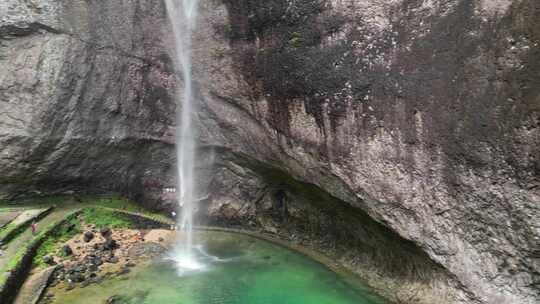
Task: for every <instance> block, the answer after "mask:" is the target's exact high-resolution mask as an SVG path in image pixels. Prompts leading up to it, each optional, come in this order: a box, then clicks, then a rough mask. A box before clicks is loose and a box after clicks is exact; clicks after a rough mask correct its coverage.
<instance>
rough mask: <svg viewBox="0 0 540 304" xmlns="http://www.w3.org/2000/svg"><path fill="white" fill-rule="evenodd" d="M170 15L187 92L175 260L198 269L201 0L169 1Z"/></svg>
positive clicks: (181, 113)
mask: <svg viewBox="0 0 540 304" xmlns="http://www.w3.org/2000/svg"><path fill="white" fill-rule="evenodd" d="M165 3H166V6H167V14H168V16H169V19H170V21H171V24H172V27H173V32H174V38H175V46H176V49H175V53H176V59H177V60H176V61H177V64H179V65H180V66H181V68H182V76H183V80H184V92H183V95H182V96H178V97H179V99H181V105H180V103H178V105H177V107H176V122H177V127H176V159H177V168H178V176H177V183H178V184H177V191H176V193H177V194H176V195H177V201H178V205H179V209H181V215H180V217H179V218H178V223H177V224H178V226H179V227H181V229H182V232H183V234H184V235H183V239H182V241H179V243H178V244H177V250H176V251H175V254H174V255H175V256H174V257H173V258H174V259H175V261H176V262H177V265H178V266H179V269H188V270H189V269H198V268H200V267H201V265H200V264H199V263H198V262H197V260H196V257H195V255H194V253H193V209H194V208H193V204H194V193H196V191H195V190H196V189H195V187H196V184H195V182H194V181H195V170H194V167H195V162H196V157H195V149H196V143H195V135H196V132H195V128H194V126H193V119H192V115H193V113H194V100H193V99H194V98H193V79H192V62H191V60H192V49H191V48H192V41H191V40H192V38H191V36H192V33H193V30H194V28H195V23H196V19H197V8H198V0H165Z"/></svg>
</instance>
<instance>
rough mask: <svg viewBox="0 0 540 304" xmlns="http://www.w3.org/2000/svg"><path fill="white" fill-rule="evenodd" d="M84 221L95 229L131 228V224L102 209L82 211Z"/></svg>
mask: <svg viewBox="0 0 540 304" xmlns="http://www.w3.org/2000/svg"><path fill="white" fill-rule="evenodd" d="M83 217H84V221H85V222H86V223H88V224H91V225H95V226H96V228H98V229H99V228H104V227H108V228H131V227H132V222H131V221H129V220H126V219H123V218H119V217H118V216H117V215H116V214H114V212H113V211H112V210H108V209H102V208H85V209H83Z"/></svg>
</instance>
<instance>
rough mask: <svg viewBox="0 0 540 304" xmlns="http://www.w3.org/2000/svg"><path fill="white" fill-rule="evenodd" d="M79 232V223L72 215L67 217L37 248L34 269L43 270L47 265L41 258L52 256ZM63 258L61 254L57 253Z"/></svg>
mask: <svg viewBox="0 0 540 304" xmlns="http://www.w3.org/2000/svg"><path fill="white" fill-rule="evenodd" d="M80 232H81V221H80V220H79V219H78V218H77V217H76V216H74V215H72V216H70V217H68V218H67V219H66V222H65V223H63V224H62V225H61V226H60V227H59V228H58V229H55V230H54V231H53V232H52V233H51V235H49V236H48V237H47V239H46V240H45V241H44V242H43V243H42V244H41V246H39V248H38V250H37V252H36V256H35V257H34V261H33V264H34V266H35V267H41V268H45V267H47V266H48V265H47V264H45V263H44V262H43V257H44V256H46V255H50V254H54V253H56V252H57V251H58V249H60V246H61V245H62V244H63V243H65V242H67V241H68V240H70V239H71V238H72V237H74V236H75V235H77V234H78V233H80ZM58 255H59V256H63V252H60V253H58Z"/></svg>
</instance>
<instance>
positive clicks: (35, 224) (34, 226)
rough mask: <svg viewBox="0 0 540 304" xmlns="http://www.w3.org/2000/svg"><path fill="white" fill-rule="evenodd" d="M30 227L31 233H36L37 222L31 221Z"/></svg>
mask: <svg viewBox="0 0 540 304" xmlns="http://www.w3.org/2000/svg"><path fill="white" fill-rule="evenodd" d="M30 227H31V228H32V235H36V232H37V223H36V221H32V225H30Z"/></svg>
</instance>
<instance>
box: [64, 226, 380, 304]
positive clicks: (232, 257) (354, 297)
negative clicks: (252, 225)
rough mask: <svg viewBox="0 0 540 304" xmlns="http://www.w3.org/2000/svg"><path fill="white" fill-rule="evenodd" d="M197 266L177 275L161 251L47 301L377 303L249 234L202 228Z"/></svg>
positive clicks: (357, 285) (299, 257)
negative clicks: (202, 260)
mask: <svg viewBox="0 0 540 304" xmlns="http://www.w3.org/2000/svg"><path fill="white" fill-rule="evenodd" d="M198 242H199V243H200V244H202V245H201V248H203V250H204V252H206V253H207V254H208V255H211V256H214V257H217V258H218V259H219V260H214V261H213V262H207V263H206V268H205V269H204V270H201V271H196V272H191V273H184V274H183V275H179V273H178V271H177V269H176V268H175V266H174V263H173V262H172V261H170V260H168V259H167V258H166V257H162V258H159V259H155V260H154V261H152V262H150V263H148V264H145V265H140V266H138V267H136V268H135V269H134V270H133V271H132V273H130V274H128V275H127V276H125V277H124V278H114V279H108V280H105V281H103V282H101V283H100V284H93V285H90V286H87V287H85V288H77V289H74V290H71V291H66V292H62V293H56V294H55V298H54V301H53V303H62V304H68V303H78V304H86V303H88V304H90V303H92V304H96V303H106V301H107V299H108V298H110V297H112V296H117V298H119V299H121V301H119V302H115V303H130V304H135V303H137V304H139V303H140V304H143V303H144V304H147V303H148V304H168V303H170V304H381V303H386V302H385V301H383V300H382V299H380V298H378V297H377V296H375V295H373V294H371V293H369V291H368V290H367V289H366V288H363V287H362V285H361V284H360V283H359V282H353V281H350V278H347V279H345V277H343V276H341V275H338V274H336V273H334V272H332V271H330V270H328V269H327V268H326V267H325V266H323V265H322V264H320V263H318V262H315V261H313V260H311V259H309V258H307V257H305V256H303V255H301V254H299V253H296V252H293V251H291V250H289V249H286V248H283V247H281V246H278V245H275V244H272V243H269V242H266V241H262V240H258V239H254V238H252V237H249V236H244V235H239V234H230V233H223V232H211V233H210V232H206V233H202V234H200V235H199V236H198Z"/></svg>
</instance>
